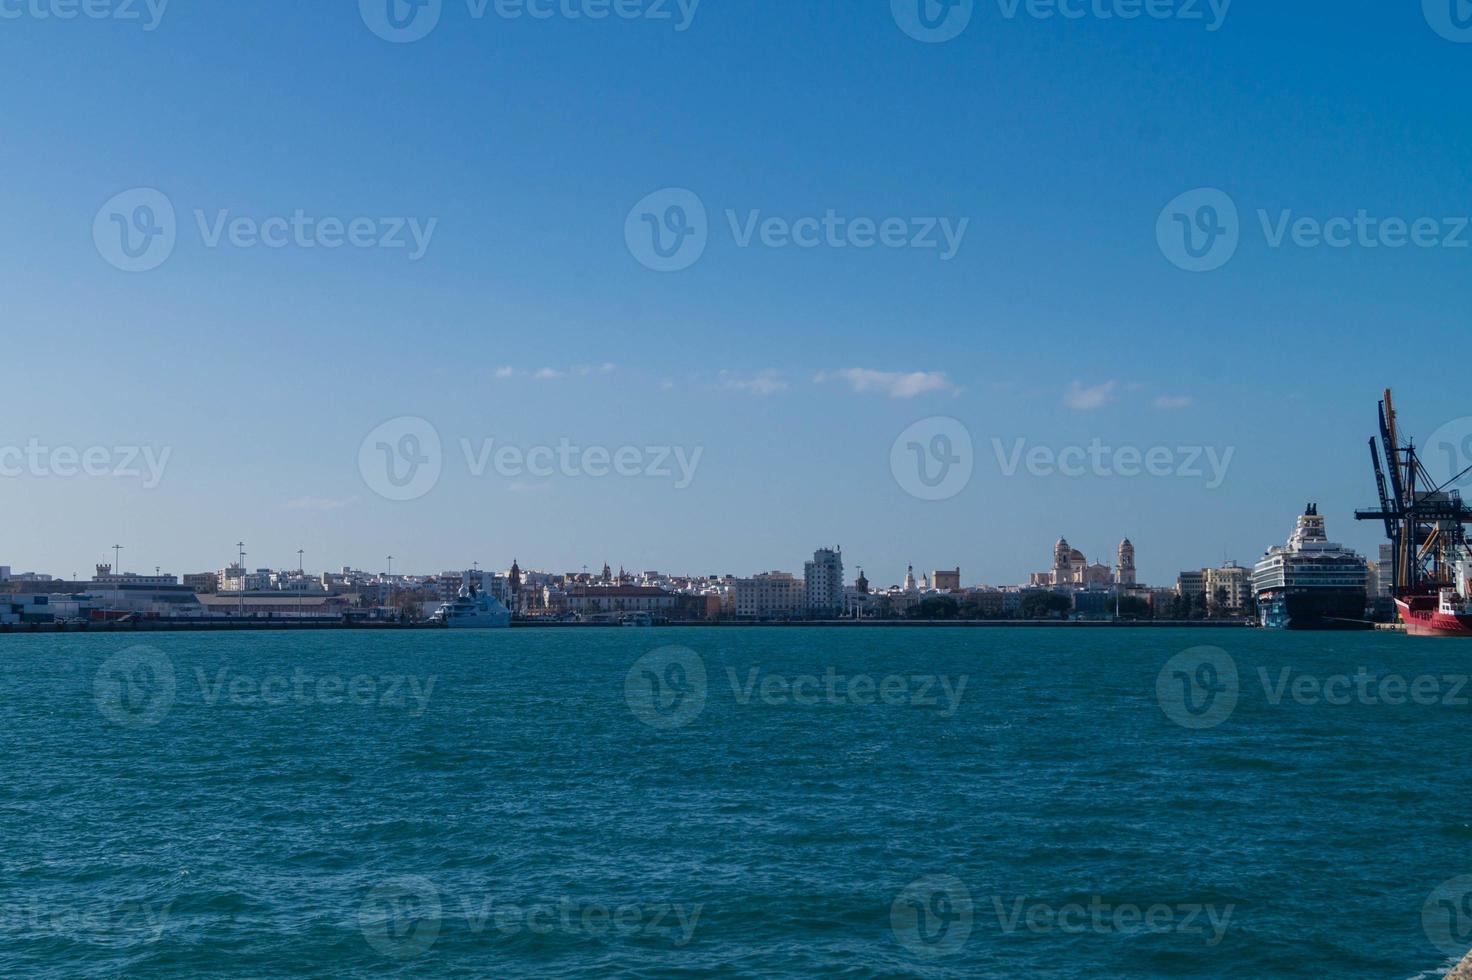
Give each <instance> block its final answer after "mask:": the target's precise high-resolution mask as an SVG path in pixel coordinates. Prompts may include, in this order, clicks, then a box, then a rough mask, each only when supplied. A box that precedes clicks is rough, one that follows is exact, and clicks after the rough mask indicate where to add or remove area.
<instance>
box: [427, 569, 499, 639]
mask: <svg viewBox="0 0 1472 980" xmlns="http://www.w3.org/2000/svg"><path fill="white" fill-rule="evenodd" d="M433 618H434V620H435V621H436V622H440V623H444V624H445V625H446V626H448V627H449V628H450V629H462V630H465V629H470V630H495V629H505V628H506V627H508V626H510V625H511V611H510V610H509V609H507V608H506V607H505V606H503V605H501V603H500V600H498V599H497V598H496V597H495V596H493V595H489V594H487V593H485V592H481V591H478V590H477V589H476V588H475V586H473V585H471V584H470V576H469V575H466V576H465V581H464V584H462V585H461V586H460V595H459V596H458V597H457V598H456V599H454V600H453V601H452V602H447V603H445V604H444V605H442V606H440V607H439V608H438V609H436V610H435V613H434V617H433Z"/></svg>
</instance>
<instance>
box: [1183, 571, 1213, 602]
mask: <svg viewBox="0 0 1472 980" xmlns="http://www.w3.org/2000/svg"><path fill="white" fill-rule="evenodd" d="M1205 594H1206V572H1205V570H1201V571H1193V572H1182V573H1181V574H1180V575H1178V576H1176V595H1181V596H1186V597H1187V598H1191V599H1194V598H1195V597H1196V596H1199V595H1205Z"/></svg>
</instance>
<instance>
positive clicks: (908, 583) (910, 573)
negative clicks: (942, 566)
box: [904, 565, 920, 592]
mask: <svg viewBox="0 0 1472 980" xmlns="http://www.w3.org/2000/svg"><path fill="white" fill-rule="evenodd" d="M904 591H906V592H919V591H920V587H919V586H917V585H916V584H915V566H914V565H906V566H905V584H904Z"/></svg>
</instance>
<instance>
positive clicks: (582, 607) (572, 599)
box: [565, 585, 680, 616]
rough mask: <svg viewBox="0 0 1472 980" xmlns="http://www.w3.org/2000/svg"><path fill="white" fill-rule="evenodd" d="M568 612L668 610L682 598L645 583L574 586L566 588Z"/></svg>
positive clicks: (659, 611) (586, 613)
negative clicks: (644, 584)
mask: <svg viewBox="0 0 1472 980" xmlns="http://www.w3.org/2000/svg"><path fill="white" fill-rule="evenodd" d="M565 601H566V603H567V611H568V612H573V613H577V614H578V615H580V616H585V615H593V614H597V613H611V612H657V613H668V612H670V611H671V610H673V609H674V608H675V607H676V606H678V605H679V603H680V597H679V596H678V595H676V594H675V593H673V592H666V591H665V590H664V589H659V588H652V587H649V586H643V585H575V586H573V587H572V588H570V589H568V590H567V596H566V600H565Z"/></svg>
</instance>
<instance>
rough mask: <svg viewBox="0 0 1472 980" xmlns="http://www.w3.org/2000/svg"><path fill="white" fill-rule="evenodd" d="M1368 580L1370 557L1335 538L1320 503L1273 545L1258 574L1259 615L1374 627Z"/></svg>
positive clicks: (1316, 624) (1309, 624) (1279, 622)
mask: <svg viewBox="0 0 1472 980" xmlns="http://www.w3.org/2000/svg"><path fill="white" fill-rule="evenodd" d="M1368 583H1369V567H1368V566H1367V565H1366V564H1365V560H1364V559H1363V558H1361V557H1360V556H1359V555H1358V554H1356V553H1355V552H1354V551H1351V550H1350V549H1348V548H1346V547H1344V546H1343V545H1339V544H1335V543H1334V542H1332V541H1330V540H1329V536H1328V534H1327V533H1326V532H1325V530H1324V518H1323V517H1321V516H1319V508H1318V505H1317V504H1309V505H1308V508H1307V510H1306V511H1305V512H1304V514H1303V515H1302V516H1301V517H1299V518H1298V526H1297V527H1295V528H1294V529H1293V536H1292V537H1290V538H1289V539H1288V543H1287V544H1286V545H1284V546H1283V547H1276V546H1275V547H1272V548H1269V549H1268V552H1267V554H1265V555H1263V557H1262V560H1261V561H1259V562H1258V563H1257V566H1256V567H1255V568H1254V569H1253V574H1252V585H1253V589H1254V591H1256V593H1257V608H1258V616H1259V617H1260V619H1261V622H1262V625H1263V626H1266V627H1269V628H1271V629H1295V630H1358V629H1369V628H1371V627H1372V626H1373V625H1374V624H1373V623H1371V622H1369V621H1368V620H1367V619H1366V617H1365V600H1366V596H1367V595H1368Z"/></svg>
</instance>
